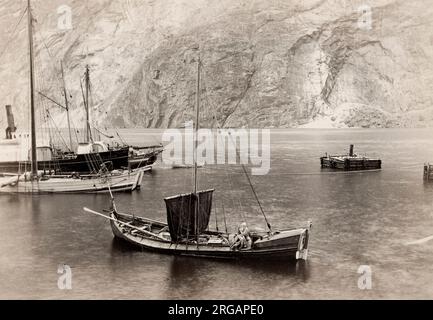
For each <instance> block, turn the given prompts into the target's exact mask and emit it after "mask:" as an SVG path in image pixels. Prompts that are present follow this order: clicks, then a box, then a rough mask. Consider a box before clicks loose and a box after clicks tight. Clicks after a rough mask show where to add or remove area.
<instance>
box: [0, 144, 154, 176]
mask: <svg viewBox="0 0 433 320" xmlns="http://www.w3.org/2000/svg"><path fill="white" fill-rule="evenodd" d="M156 160H157V154H153V153H150V154H148V155H146V156H142V157H131V156H130V154H129V148H121V149H116V150H109V151H104V152H98V153H91V154H75V155H74V156H73V157H71V158H65V159H54V160H50V161H38V170H45V171H50V172H54V173H56V174H68V173H73V172H77V173H80V174H89V173H91V172H94V171H97V170H99V164H102V163H104V162H111V163H112V168H113V170H121V169H126V168H129V169H132V170H134V169H139V168H143V167H147V166H149V165H152V164H154V163H155V162H156ZM92 162H93V163H95V164H96V165H93V166H92V165H91V163H92ZM30 167H31V162H30V161H24V162H19V161H8V162H0V172H3V173H15V174H18V173H22V172H25V171H28V170H29V169H30Z"/></svg>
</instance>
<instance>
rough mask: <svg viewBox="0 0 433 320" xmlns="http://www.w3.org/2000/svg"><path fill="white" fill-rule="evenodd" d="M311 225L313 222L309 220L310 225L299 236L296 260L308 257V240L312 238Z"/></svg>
mask: <svg viewBox="0 0 433 320" xmlns="http://www.w3.org/2000/svg"><path fill="white" fill-rule="evenodd" d="M311 227H312V223H311V222H310V221H308V227H307V228H305V229H304V230H303V231H302V233H301V234H300V236H299V240H298V250H297V251H296V260H307V258H308V242H309V238H310V230H311Z"/></svg>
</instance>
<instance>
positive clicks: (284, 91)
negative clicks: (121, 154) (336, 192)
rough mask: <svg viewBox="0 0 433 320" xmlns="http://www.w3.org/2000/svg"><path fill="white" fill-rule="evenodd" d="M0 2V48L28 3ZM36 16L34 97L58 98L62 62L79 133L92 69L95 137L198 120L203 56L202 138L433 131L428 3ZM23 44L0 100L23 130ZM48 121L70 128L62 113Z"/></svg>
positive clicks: (219, 4)
mask: <svg viewBox="0 0 433 320" xmlns="http://www.w3.org/2000/svg"><path fill="white" fill-rule="evenodd" d="M0 3H1V4H0V16H1V18H2V22H1V24H2V25H1V27H2V29H3V30H5V32H4V33H3V34H1V35H0V39H2V44H3V43H6V39H7V38H8V35H9V34H8V33H10V31H11V30H12V29H13V25H14V24H15V23H16V22H17V20H18V19H19V17H20V12H21V11H20V9H21V8H22V7H24V5H25V4H24V2H23V3H21V1H19V2H16V1H2V2H0ZM63 4H67V5H69V6H70V7H71V8H72V22H73V29H72V30H60V29H58V28H57V20H58V18H59V15H58V13H57V8H58V7H59V6H60V5H63ZM368 4H370V6H371V7H370V8H371V25H370V24H369V21H370V19H369V15H370V9H369V8H368V7H365V5H368ZM34 11H35V16H36V18H37V20H38V21H37V22H36V23H35V28H36V31H37V32H36V35H35V38H36V43H37V62H38V64H37V71H38V72H37V85H38V89H39V90H40V91H42V92H44V93H48V94H50V96H52V97H54V98H55V99H56V100H62V99H63V97H62V96H61V94H60V92H61V90H60V87H61V81H60V78H59V60H63V61H64V65H65V72H66V82H67V86H68V88H69V91H70V94H71V97H72V99H71V100H72V101H73V106H72V113H73V118H74V122H75V124H76V125H77V126H78V124H79V123H80V122H81V121H82V117H83V115H84V113H83V111H82V109H83V107H82V102H81V101H82V99H81V91H80V84H79V79H80V77H82V74H83V72H84V67H85V65H86V64H89V65H90V68H91V72H92V73H91V78H92V84H93V86H92V97H93V105H94V106H95V107H94V108H93V110H92V114H93V118H94V119H93V121H94V122H98V124H99V125H101V124H102V125H106V126H113V125H114V126H118V127H134V126H145V127H158V128H160V127H177V126H179V125H181V124H182V123H183V122H185V121H187V120H190V119H191V118H193V110H194V103H195V91H196V81H195V80H196V73H197V70H196V60H197V56H198V52H200V57H201V60H202V62H203V67H202V72H201V75H202V81H201V103H202V115H203V118H204V120H203V121H204V125H207V126H217V125H219V126H225V127H298V126H302V127H395V126H410V127H413V126H430V125H432V124H433V104H432V102H433V82H432V81H431V80H432V77H433V19H432V18H431V17H433V8H432V6H431V5H430V3H429V1H428V0H421V1H416V2H413V3H411V2H408V1H400V0H382V1H374V2H373V1H370V3H369V1H355V0H353V1H349V0H347V1H344V0H315V1H313V0H309V1H303V2H298V1H287V0H284V1H283V0H273V1H264V0H223V1H206V0H192V1H187V0H175V1H154V0H147V1H145V0H142V1H139V0H129V1H116V0H97V1H91V2H90V1H89V2H86V1H79V0H76V1H69V2H68V1H63V0H62V1H60V0H50V1H43V2H41V1H34ZM25 36H26V32H25V25H24V24H21V25H20V26H19V27H18V31H17V35H16V36H15V38H13V39H12V41H11V42H10V45H9V46H8V50H7V51H6V52H5V54H4V55H3V56H2V59H1V61H0V76H1V79H3V81H1V83H0V95H1V96H2V100H3V101H4V102H5V103H4V104H6V103H11V104H13V105H15V106H16V108H18V109H19V110H20V115H21V117H20V120H21V122H22V123H25V121H26V120H25V118H26V117H25V116H26V115H27V112H26V111H25V110H26V109H27V103H28V102H27V100H28V97H27V96H26V94H25V89H26V88H27V87H28V84H27V83H28V81H27V78H26V73H27V72H28V71H27V70H28V67H27V55H26V41H25V39H26V38H25ZM47 48H48V50H47ZM0 50H2V48H1V46H0ZM0 54H1V51H0ZM4 79H7V81H4ZM38 102H39V104H40V105H44V106H48V103H47V102H46V101H44V100H43V99H42V98H38ZM52 114H53V115H54V117H55V118H56V122H57V123H58V125H59V126H64V125H65V115H64V113H63V112H61V111H60V110H56V109H53V111H52Z"/></svg>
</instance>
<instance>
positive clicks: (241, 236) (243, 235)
mask: <svg viewBox="0 0 433 320" xmlns="http://www.w3.org/2000/svg"><path fill="white" fill-rule="evenodd" d="M252 243H253V241H252V240H251V237H250V230H249V229H248V226H247V224H246V223H245V222H242V223H241V224H240V225H239V227H238V233H237V234H236V235H235V236H234V238H233V243H232V245H231V248H232V250H241V249H251V245H252Z"/></svg>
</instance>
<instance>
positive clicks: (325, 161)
mask: <svg viewBox="0 0 433 320" xmlns="http://www.w3.org/2000/svg"><path fill="white" fill-rule="evenodd" d="M320 165H321V166H322V168H330V169H339V170H346V171H351V170H378V169H381V168H382V160H380V159H373V158H367V157H361V156H358V155H356V154H355V153H354V152H353V144H351V145H350V151H349V154H347V155H335V156H330V155H326V156H324V157H321V158H320Z"/></svg>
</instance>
